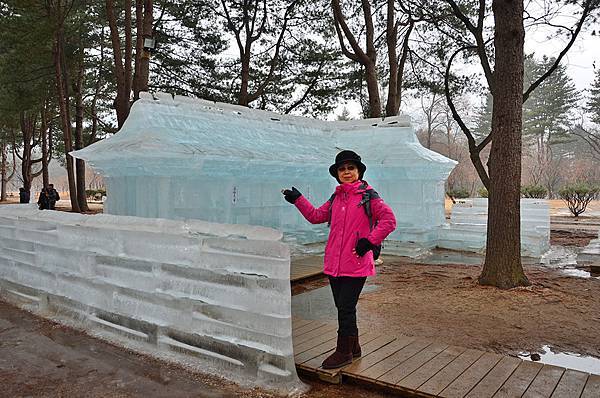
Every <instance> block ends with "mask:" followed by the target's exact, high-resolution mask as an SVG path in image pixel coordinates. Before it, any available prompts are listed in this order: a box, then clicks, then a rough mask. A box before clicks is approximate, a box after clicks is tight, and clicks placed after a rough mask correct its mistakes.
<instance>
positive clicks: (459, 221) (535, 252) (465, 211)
mask: <svg viewBox="0 0 600 398" xmlns="http://www.w3.org/2000/svg"><path fill="white" fill-rule="evenodd" d="M487 207H488V200H487V199H485V198H475V199H466V200H464V201H463V203H456V204H455V205H454V206H453V207H452V215H451V218H450V223H449V224H447V225H445V226H444V227H443V228H442V229H441V230H440V234H439V241H438V247H441V248H447V249H454V250H465V251H471V252H483V251H485V245H486V239H487V210H488V209H487ZM549 249H550V206H549V204H548V201H547V200H545V199H521V254H522V255H523V256H530V257H540V256H541V255H542V254H544V253H545V252H547V251H548V250H549Z"/></svg>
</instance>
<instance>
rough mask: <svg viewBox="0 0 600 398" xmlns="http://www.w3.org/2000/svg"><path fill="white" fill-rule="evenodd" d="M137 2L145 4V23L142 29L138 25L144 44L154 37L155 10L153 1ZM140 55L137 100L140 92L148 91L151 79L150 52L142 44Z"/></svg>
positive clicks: (142, 0) (138, 58) (143, 22)
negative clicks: (144, 40)
mask: <svg viewBox="0 0 600 398" xmlns="http://www.w3.org/2000/svg"><path fill="white" fill-rule="evenodd" d="M137 2H140V3H141V2H143V3H144V13H143V17H142V18H143V21H142V24H141V28H142V29H139V26H140V25H139V24H138V36H140V35H141V36H142V43H143V39H144V38H146V37H148V38H149V37H152V36H153V35H152V24H153V23H154V15H153V13H152V8H153V6H154V5H153V1H152V0H137ZM137 54H138V53H137V52H136V58H137V60H136V66H137V63H138V62H139V64H140V66H139V68H138V70H137V72H138V74H139V76H138V78H137V79H136V80H137V85H138V87H137V98H139V93H140V91H148V88H149V86H148V81H149V79H150V52H148V51H144V49H143V44H142V49H141V52H140V53H139V54H140V55H139V56H138V55H137Z"/></svg>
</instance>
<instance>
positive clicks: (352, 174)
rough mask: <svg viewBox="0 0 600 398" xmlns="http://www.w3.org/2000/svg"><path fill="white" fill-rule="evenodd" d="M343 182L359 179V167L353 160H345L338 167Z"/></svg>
mask: <svg viewBox="0 0 600 398" xmlns="http://www.w3.org/2000/svg"><path fill="white" fill-rule="evenodd" d="M337 173H338V178H339V180H340V181H341V182H342V184H352V183H353V182H355V181H357V180H358V167H356V165H355V164H354V163H352V162H345V163H344V164H342V165H341V166H340V167H338V169H337Z"/></svg>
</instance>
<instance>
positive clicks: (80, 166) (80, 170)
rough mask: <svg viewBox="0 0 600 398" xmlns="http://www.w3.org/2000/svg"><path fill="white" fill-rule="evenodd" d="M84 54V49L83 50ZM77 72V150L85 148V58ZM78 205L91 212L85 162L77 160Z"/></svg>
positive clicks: (79, 64) (81, 60) (81, 208)
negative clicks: (86, 185)
mask: <svg viewBox="0 0 600 398" xmlns="http://www.w3.org/2000/svg"><path fill="white" fill-rule="evenodd" d="M81 51H82V53H83V49H81ZM77 66H78V71H77V82H76V83H75V92H74V94H75V150H77V149H82V148H83V92H82V86H83V72H84V65H83V56H81V57H80V58H79V62H78V65H77ZM75 170H76V179H77V180H76V185H77V203H78V204H79V209H80V211H89V210H90V209H89V207H88V204H87V198H86V194H85V161H84V160H83V159H76V160H75Z"/></svg>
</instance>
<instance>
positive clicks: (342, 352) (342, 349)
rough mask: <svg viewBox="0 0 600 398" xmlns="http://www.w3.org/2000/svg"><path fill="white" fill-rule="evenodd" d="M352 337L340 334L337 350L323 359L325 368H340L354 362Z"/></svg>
mask: <svg viewBox="0 0 600 398" xmlns="http://www.w3.org/2000/svg"><path fill="white" fill-rule="evenodd" d="M352 338H353V337H352V336H340V335H338V338H337V347H336V349H335V352H334V353H333V354H331V355H330V356H328V357H327V359H325V360H324V361H323V364H322V365H321V366H322V367H323V369H335V368H340V367H342V366H344V365H348V364H351V363H352Z"/></svg>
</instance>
